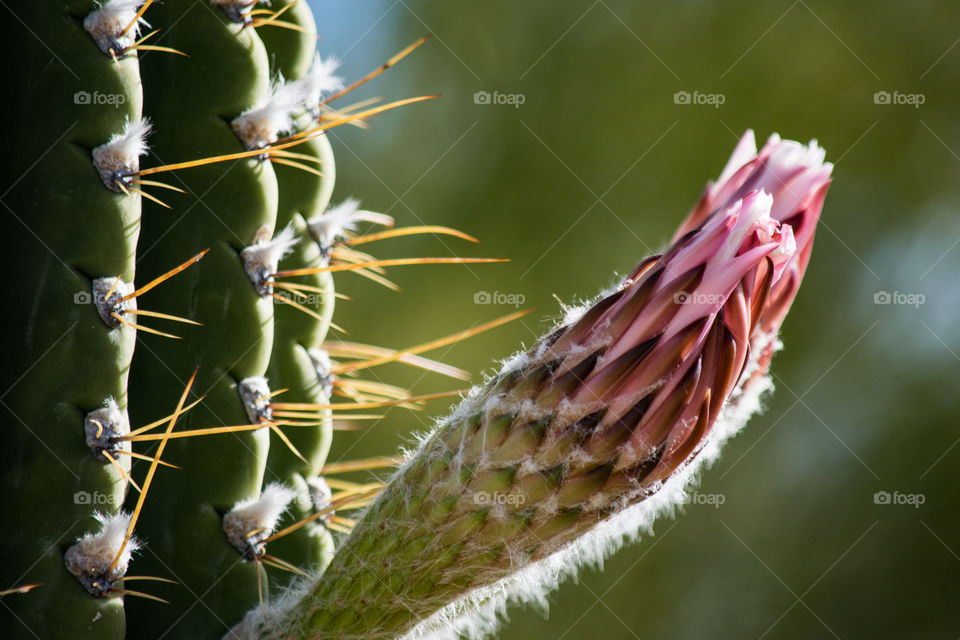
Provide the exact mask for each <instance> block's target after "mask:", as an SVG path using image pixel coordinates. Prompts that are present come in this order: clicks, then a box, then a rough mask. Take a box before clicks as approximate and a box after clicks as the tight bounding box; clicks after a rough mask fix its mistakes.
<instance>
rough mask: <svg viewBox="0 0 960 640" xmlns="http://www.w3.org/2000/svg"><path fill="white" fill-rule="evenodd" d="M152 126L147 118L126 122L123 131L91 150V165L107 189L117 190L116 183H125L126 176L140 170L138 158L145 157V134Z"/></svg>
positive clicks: (146, 147) (146, 148)
mask: <svg viewBox="0 0 960 640" xmlns="http://www.w3.org/2000/svg"><path fill="white" fill-rule="evenodd" d="M152 128H153V125H151V124H150V121H149V120H148V119H147V118H143V119H141V120H128V121H127V123H126V124H125V125H124V127H123V131H121V132H120V133H115V134H113V136H111V138H110V140H108V141H107V142H105V143H104V144H102V145H100V146H99V147H96V148H95V149H94V150H93V165H94V166H95V167H96V168H97V171H98V172H99V173H100V179H101V180H103V183H104V184H105V185H106V186H107V188H109V189H113V190H117V188H116V185H115V184H114V183H115V182H116V181H118V180H119V181H121V182H123V181H125V180H126V179H127V174H131V173H136V172H137V171H139V170H140V156H143V155H146V153H147V150H148V149H149V147H148V146H147V134H149V133H150V130H151V129H152Z"/></svg>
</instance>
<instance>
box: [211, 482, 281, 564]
mask: <svg viewBox="0 0 960 640" xmlns="http://www.w3.org/2000/svg"><path fill="white" fill-rule="evenodd" d="M296 497H297V492H296V491H294V490H293V489H291V488H290V487H286V486H284V485H282V484H279V483H271V484H268V485H267V486H266V488H265V489H264V490H263V491H262V492H261V493H260V496H259V497H257V498H247V499H246V500H241V501H240V502H238V503H237V504H236V505H234V507H233V509H231V510H230V511H229V512H228V513H227V514H226V515H225V516H223V530H224V532H225V533H226V534H227V538H229V539H230V542H231V543H232V544H233V546H235V547H236V548H237V550H238V551H240V552H241V553H243V554H244V555H247V556H249V555H255V556H260V555H262V554H263V550H264V548H263V545H264V543H263V541H264V540H265V539H266V538H268V537H270V535H271V534H272V533H273V530H274V528H276V526H277V523H278V522H279V521H280V516H282V515H283V513H284V512H285V511H286V510H287V506H288V505H289V504H290V502H291V501H292V500H293V499H294V498H296ZM251 532H255V533H251Z"/></svg>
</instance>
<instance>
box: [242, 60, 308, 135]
mask: <svg viewBox="0 0 960 640" xmlns="http://www.w3.org/2000/svg"><path fill="white" fill-rule="evenodd" d="M302 109H303V104H302V100H301V98H300V96H299V95H298V92H297V87H296V83H291V84H284V82H283V78H282V77H280V78H278V79H277V82H275V83H274V85H273V87H272V88H271V91H270V93H269V94H268V95H267V96H266V97H265V98H263V99H262V100H260V102H258V103H257V104H255V105H254V106H253V107H251V108H250V109H247V110H246V111H244V112H243V113H241V114H240V115H239V116H237V117H236V118H234V119H233V122H232V123H230V126H232V127H233V131H234V133H236V134H237V137H238V138H240V141H241V142H242V143H243V146H245V147H246V148H247V149H251V150H253V149H262V148H264V147H266V146H267V145H270V144H273V143H274V142H276V141H277V138H279V137H280V134H282V133H286V132H289V131H291V130H292V129H293V126H294V123H293V118H294V115H295V114H296V113H297V112H298V111H300V110H302Z"/></svg>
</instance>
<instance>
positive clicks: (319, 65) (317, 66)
mask: <svg viewBox="0 0 960 640" xmlns="http://www.w3.org/2000/svg"><path fill="white" fill-rule="evenodd" d="M339 66H340V61H339V60H337V59H336V58H334V57H330V58H326V59H323V58H321V57H320V54H319V53H318V54H317V55H316V56H315V57H314V59H313V64H312V65H311V66H310V71H308V72H307V74H306V75H305V76H303V77H302V78H300V79H299V80H297V81H295V82H293V83H291V85H290V86H291V90H292V91H293V92H294V94H295V95H296V96H297V99H298V100H299V101H300V104H301V105H303V107H304V108H305V109H306V110H307V112H308V113H310V114H311V115H312V116H313V117H314V118H316V117H317V116H319V115H320V100H322V99H323V96H324V95H326V94H328V93H330V92H331V91H336V90H338V89H342V88H343V79H342V78H340V77H338V76H335V75H334V72H335V71H336V70H337V68H339Z"/></svg>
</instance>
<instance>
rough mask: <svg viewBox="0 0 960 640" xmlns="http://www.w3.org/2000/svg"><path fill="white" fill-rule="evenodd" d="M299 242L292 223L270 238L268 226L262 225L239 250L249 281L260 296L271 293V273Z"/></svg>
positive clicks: (273, 272)
mask: <svg viewBox="0 0 960 640" xmlns="http://www.w3.org/2000/svg"><path fill="white" fill-rule="evenodd" d="M298 242H300V239H299V238H298V237H297V232H296V230H295V229H294V228H293V225H292V224H288V225H287V226H286V227H285V228H284V229H283V231H281V232H280V233H278V234H277V235H275V236H274V237H273V239H270V231H269V228H267V227H264V228H261V230H260V231H259V232H258V233H257V237H256V238H255V240H254V243H253V244H252V245H250V246H249V247H247V248H245V249H244V250H243V251H241V252H240V256H241V257H242V258H243V266H244V269H245V270H246V272H247V275H248V276H249V277H250V282H252V283H253V286H254V288H255V289H256V290H257V293H259V294H260V295H261V296H268V295H270V294H271V293H273V284H272V283H273V274H275V273H276V272H277V268H278V265H279V264H280V260H282V259H283V258H284V256H286V255H288V254H289V253H290V252H291V251H293V248H294V247H295V246H296V244H297V243H298Z"/></svg>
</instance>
